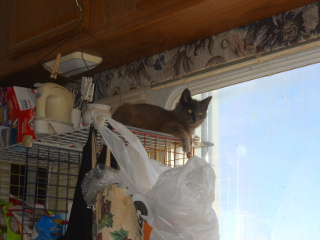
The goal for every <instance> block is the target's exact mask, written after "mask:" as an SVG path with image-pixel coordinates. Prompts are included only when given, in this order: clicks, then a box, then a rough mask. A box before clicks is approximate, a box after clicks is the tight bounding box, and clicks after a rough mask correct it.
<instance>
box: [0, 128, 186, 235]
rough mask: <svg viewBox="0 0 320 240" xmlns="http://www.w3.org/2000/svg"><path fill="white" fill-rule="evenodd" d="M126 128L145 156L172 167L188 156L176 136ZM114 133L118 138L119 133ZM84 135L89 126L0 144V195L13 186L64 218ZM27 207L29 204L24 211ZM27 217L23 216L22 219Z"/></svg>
mask: <svg viewBox="0 0 320 240" xmlns="http://www.w3.org/2000/svg"><path fill="white" fill-rule="evenodd" d="M129 129H130V130H131V131H132V133H134V134H135V135H136V136H137V137H138V139H139V140H140V141H141V143H142V145H143V146H144V148H145V150H146V152H147V153H148V156H149V158H151V159H154V160H157V161H160V162H162V163H164V164H166V165H168V166H172V167H174V166H177V165H183V164H185V162H186V161H187V159H188V158H187V156H186V154H185V153H183V151H182V148H181V146H180V142H179V140H178V139H176V138H174V137H173V136H171V135H168V134H163V133H159V132H154V131H148V130H144V129H139V128H132V127H129ZM118 135H119V137H120V138H122V136H121V135H120V134H118ZM88 136H89V128H83V129H79V130H74V131H72V132H70V133H65V134H59V135H51V136H48V137H44V138H41V139H34V140H32V141H31V143H32V147H24V146H23V145H22V144H16V145H13V146H10V147H6V148H1V149H0V167H1V166H4V167H3V169H1V170H4V169H6V175H5V179H2V178H0V181H1V186H0V192H1V196H5V195H6V194H7V195H9V193H10V191H12V189H13V187H16V189H18V190H19V191H18V192H19V193H18V194H17V197H18V198H22V199H23V201H25V202H26V203H28V204H29V205H30V206H36V205H37V204H41V205H42V206H43V208H44V209H45V210H46V211H49V212H54V213H56V214H62V215H63V216H64V217H65V218H67V213H68V212H69V211H70V205H71V203H72V201H73V196H74V192H75V186H76V182H77V177H78V171H79V167H80V163H81V160H82V150H83V147H84V145H85V144H86V141H87V139H88ZM122 139H123V138H122ZM97 140H98V141H96V142H97V144H100V140H101V135H100V133H99V132H98V133H97ZM123 140H124V141H125V139H123ZM100 147H101V146H100ZM98 149H99V148H98ZM18 164H19V166H21V167H23V170H20V172H19V175H15V173H13V172H11V170H10V168H11V169H12V165H18ZM2 173H4V171H2ZM17 176H18V177H19V178H23V181H20V182H19V184H18V185H17V186H13V183H12V181H11V180H12V179H14V178H17ZM3 177H4V175H3ZM8 179H9V180H8ZM4 185H5V186H4ZM30 210H32V207H30V208H29V210H28V211H30ZM27 219H28V218H25V219H24V222H26V221H27ZM26 224H29V225H32V224H34V221H32V220H30V223H26ZM26 234H30V232H29V233H28V232H26Z"/></svg>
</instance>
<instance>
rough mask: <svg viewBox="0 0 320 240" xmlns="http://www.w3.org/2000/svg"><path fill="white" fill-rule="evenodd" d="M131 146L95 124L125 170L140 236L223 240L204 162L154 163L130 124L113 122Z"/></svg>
mask: <svg viewBox="0 0 320 240" xmlns="http://www.w3.org/2000/svg"><path fill="white" fill-rule="evenodd" d="M107 121H108V122H109V123H110V124H111V126H112V127H113V128H114V129H115V130H116V131H117V132H118V133H120V134H121V136H122V137H124V138H125V139H126V140H127V144H126V145H125V144H124V142H123V141H122V140H121V139H120V138H119V137H118V135H117V134H116V133H114V132H113V131H111V130H110V129H108V128H107V127H106V126H105V125H104V124H98V123H95V124H96V126H99V127H98V128H99V131H100V133H101V135H102V139H103V141H104V142H105V144H106V145H107V146H108V147H109V148H110V150H111V152H112V153H113V155H114V156H115V158H116V160H117V162H118V164H119V166H120V172H119V184H120V186H122V187H127V188H128V192H129V193H130V194H133V196H132V199H133V201H134V204H135V206H136V209H137V215H138V220H139V225H140V233H141V235H142V236H143V239H151V240H173V239H175V240H202V239H203V240H205V239H206V240H207V239H212V240H217V239H219V227H218V219H217V216H216V214H215V212H214V210H213V209H212V202H213V201H214V191H215V174H214V170H213V168H212V167H211V165H210V164H209V163H207V162H206V161H205V160H204V159H201V158H198V157H192V158H190V159H189V160H188V162H187V164H186V165H184V166H179V167H175V168H170V167H168V166H165V165H164V164H161V163H159V162H156V161H154V160H151V159H149V158H148V156H147V153H146V151H145V149H144V148H143V146H142V144H141V142H140V140H139V139H138V138H137V137H136V136H135V135H134V134H133V133H131V132H130V131H129V130H128V129H127V128H126V127H125V126H124V125H122V124H121V123H118V122H116V121H115V120H113V119H110V118H107Z"/></svg>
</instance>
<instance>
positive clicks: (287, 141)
mask: <svg viewBox="0 0 320 240" xmlns="http://www.w3.org/2000/svg"><path fill="white" fill-rule="evenodd" d="M319 77H320V64H319V63H317V64H313V65H309V66H305V67H301V68H297V69H294V70H290V71H286V72H282V73H278V74H275V75H271V76H267V77H261V78H258V79H255V80H252V81H247V82H244V83H240V84H236V85H232V86H228V87H224V88H221V89H218V90H214V91H211V92H208V93H204V94H200V95H197V96H195V97H197V98H202V99H204V98H206V97H207V96H208V95H212V96H213V99H212V102H211V103H210V109H209V111H208V119H207V121H206V122H205V123H204V124H203V125H202V127H201V128H199V129H198V130H197V132H196V134H197V135H200V136H201V139H202V141H207V142H212V143H214V146H213V147H209V148H202V149H198V150H197V152H196V155H198V156H201V157H203V158H205V159H206V160H207V161H208V162H210V163H211V164H212V165H213V167H214V169H215V172H216V175H217V182H216V201H215V203H214V208H215V210H216V212H217V215H218V218H219V224H220V235H221V240H251V239H252V240H259V239H261V240H269V239H270V240H271V239H272V240H280V239H290V240H295V239H296V240H298V239H299V240H300V239H306V240H307V239H310V240H312V239H318V238H319V236H320V228H319V224H318V218H319V216H320V204H319V203H320V174H319V169H320V161H319V156H320V147H319V143H320V126H319V123H320V104H319V97H320V81H319Z"/></svg>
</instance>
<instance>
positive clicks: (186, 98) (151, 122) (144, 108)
mask: <svg viewBox="0 0 320 240" xmlns="http://www.w3.org/2000/svg"><path fill="white" fill-rule="evenodd" d="M210 101H211V97H207V98H206V99H204V100H202V101H198V100H195V99H192V97H191V93H190V91H189V89H185V90H184V91H183V93H182V94H181V97H180V100H179V102H178V103H177V105H176V107H175V109H174V110H172V111H169V110H166V109H164V108H162V107H159V106H156V105H151V104H130V103H124V104H123V105H121V106H120V107H119V108H118V109H117V110H116V111H115V112H114V114H113V115H112V118H113V119H115V120H116V121H118V122H121V123H122V124H124V125H128V126H133V127H138V128H143V129H149V130H153V131H158V132H164V133H168V134H171V135H173V136H175V137H176V138H178V139H179V140H180V142H181V145H182V148H183V151H184V152H186V153H189V151H190V142H191V137H192V134H193V132H194V130H195V128H197V127H198V126H199V125H200V124H201V123H202V122H203V121H204V120H205V118H206V116H207V109H208V105H209V103H210Z"/></svg>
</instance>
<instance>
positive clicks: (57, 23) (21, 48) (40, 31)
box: [10, 0, 90, 57]
mask: <svg viewBox="0 0 320 240" xmlns="http://www.w3.org/2000/svg"><path fill="white" fill-rule="evenodd" d="M77 2H78V3H79V4H84V5H85V8H88V7H89V6H88V5H89V3H90V2H89V1H88V0H83V1H82V0H78V1H76V0H14V6H13V12H14V17H13V31H12V43H11V51H10V56H11V57H17V56H21V55H23V54H26V53H30V52H32V51H34V50H38V49H40V48H42V47H46V46H50V45H52V44H54V43H57V42H59V41H61V40H62V39H65V38H66V37H67V36H70V37H71V36H72V35H74V34H75V32H76V31H77V30H78V27H80V19H82V18H83V20H85V19H86V16H85V12H86V11H79V9H78V8H77ZM86 10H87V9H86ZM86 26H87V22H86V20H85V21H84V22H83V24H82V27H86Z"/></svg>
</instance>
